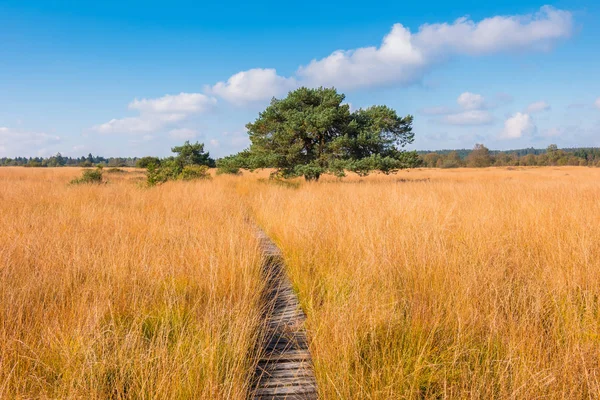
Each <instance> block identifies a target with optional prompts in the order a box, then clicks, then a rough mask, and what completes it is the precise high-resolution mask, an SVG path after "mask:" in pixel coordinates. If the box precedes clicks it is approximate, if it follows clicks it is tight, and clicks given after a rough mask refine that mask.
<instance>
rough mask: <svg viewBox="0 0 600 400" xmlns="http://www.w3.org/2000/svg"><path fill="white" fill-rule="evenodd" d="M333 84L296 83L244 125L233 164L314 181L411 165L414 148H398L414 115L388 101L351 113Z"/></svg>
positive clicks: (408, 133)
mask: <svg viewBox="0 0 600 400" xmlns="http://www.w3.org/2000/svg"><path fill="white" fill-rule="evenodd" d="M344 99H345V97H344V95H343V94H340V93H338V92H337V91H336V90H335V89H333V88H322V87H321V88H318V89H308V88H304V87H303V88H300V89H297V90H295V91H293V92H290V93H289V94H288V96H287V97H286V98H285V99H281V100H279V99H273V100H272V101H271V104H270V105H269V107H267V109H266V110H265V111H263V112H261V113H260V114H259V117H258V118H257V119H256V121H255V122H253V123H249V124H248V125H246V128H247V129H248V133H249V135H250V141H251V143H252V144H251V146H250V148H249V149H247V150H245V151H243V152H241V153H239V154H237V155H236V156H233V157H231V158H229V159H228V160H227V161H226V165H229V166H235V167H237V168H248V169H256V168H267V167H270V168H276V169H277V170H278V171H280V172H281V175H282V176H283V177H285V178H289V177H295V176H304V177H305V179H306V180H318V179H319V177H320V176H321V175H322V174H324V173H333V174H335V175H337V176H343V175H344V170H345V169H349V170H352V171H355V172H358V173H360V174H362V175H366V174H368V173H369V172H371V171H373V170H380V171H383V172H386V173H393V172H395V171H397V170H398V169H401V168H407V167H411V166H415V165H416V162H417V161H418V158H417V154H416V153H414V152H413V153H412V154H411V153H407V152H404V151H402V150H400V149H401V148H402V147H404V146H406V145H407V144H409V143H412V141H413V140H414V134H413V133H412V121H413V117H412V116H410V115H408V116H406V117H404V118H400V117H398V116H397V114H396V112H395V111H394V110H392V109H391V108H389V107H386V106H373V107H370V108H368V109H365V110H363V109H361V110H358V111H355V112H353V113H351V112H350V108H349V106H348V105H347V104H344Z"/></svg>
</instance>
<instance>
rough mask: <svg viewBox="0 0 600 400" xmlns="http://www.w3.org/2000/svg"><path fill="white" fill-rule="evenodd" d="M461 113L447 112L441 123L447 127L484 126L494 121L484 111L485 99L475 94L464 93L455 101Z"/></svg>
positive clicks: (490, 115) (487, 112) (489, 114)
mask: <svg viewBox="0 0 600 400" xmlns="http://www.w3.org/2000/svg"><path fill="white" fill-rule="evenodd" d="M456 102H457V103H458V105H459V106H460V108H461V111H457V112H449V113H447V115H445V116H444V117H442V119H441V121H442V122H443V123H445V124H449V125H485V124H489V123H491V122H492V121H493V120H494V117H493V116H492V114H491V113H490V112H489V111H487V110H485V108H486V103H485V98H484V97H483V96H482V95H480V94H476V93H471V92H464V93H462V94H461V95H460V96H458V98H457V99H456Z"/></svg>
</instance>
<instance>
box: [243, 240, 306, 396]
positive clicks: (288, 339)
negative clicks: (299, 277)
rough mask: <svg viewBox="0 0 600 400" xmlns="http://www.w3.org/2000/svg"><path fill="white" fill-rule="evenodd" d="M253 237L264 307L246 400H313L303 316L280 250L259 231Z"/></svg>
mask: <svg viewBox="0 0 600 400" xmlns="http://www.w3.org/2000/svg"><path fill="white" fill-rule="evenodd" d="M257 236H258V238H259V240H260V244H261V247H262V252H263V264H262V268H263V274H264V278H265V279H266V289H265V293H264V297H265V303H266V308H265V320H264V327H263V329H264V331H263V335H262V338H261V343H260V344H259V345H260V347H261V354H262V356H261V358H260V360H259V361H258V365H257V367H256V372H255V379H254V386H253V389H252V392H251V395H250V398H251V399H257V400H266V399H277V400H279V399H287V400H300V399H303V400H312V399H317V382H316V380H315V374H314V371H313V366H312V359H311V356H310V352H309V350H308V341H307V339H306V332H305V330H304V320H305V316H304V313H303V312H302V309H301V308H300V304H299V303H298V298H297V297H296V294H295V293H294V290H293V288H292V283H291V282H290V280H289V279H288V277H287V275H286V273H285V265H284V262H283V257H282V255H281V251H280V250H279V248H278V247H277V246H276V245H275V243H273V242H272V241H271V239H269V237H268V236H267V235H266V234H265V233H264V232H263V231H262V230H260V229H259V230H258V232H257Z"/></svg>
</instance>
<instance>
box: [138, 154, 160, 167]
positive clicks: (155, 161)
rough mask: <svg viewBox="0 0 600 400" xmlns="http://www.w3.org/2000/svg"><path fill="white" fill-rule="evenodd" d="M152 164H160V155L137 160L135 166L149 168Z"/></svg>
mask: <svg viewBox="0 0 600 400" xmlns="http://www.w3.org/2000/svg"><path fill="white" fill-rule="evenodd" d="M150 164H154V165H156V166H159V165H160V159H159V158H158V157H142V158H140V159H139V160H137V161H136V163H135V166H136V167H137V168H148V167H149V166H150Z"/></svg>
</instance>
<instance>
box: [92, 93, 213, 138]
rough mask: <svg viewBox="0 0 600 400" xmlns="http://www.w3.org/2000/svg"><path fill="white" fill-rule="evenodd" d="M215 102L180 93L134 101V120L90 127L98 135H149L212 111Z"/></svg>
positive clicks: (129, 119)
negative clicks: (135, 113) (135, 112)
mask: <svg viewBox="0 0 600 400" xmlns="http://www.w3.org/2000/svg"><path fill="white" fill-rule="evenodd" d="M216 102H217V100H216V99H215V98H214V97H209V96H206V95H204V94H201V93H180V94H178V95H166V96H163V97H159V98H156V99H141V100H138V99H135V100H134V101H132V102H131V103H129V109H132V110H138V111H139V112H140V115H139V116H137V117H127V118H118V119H111V120H110V121H108V122H105V123H103V124H100V125H96V126H94V127H92V130H94V131H96V132H98V133H130V134H148V133H154V132H157V131H160V130H162V129H165V128H167V127H170V126H172V125H173V124H176V123H177V122H181V121H183V120H185V119H186V118H188V117H189V116H191V115H193V114H199V113H204V112H207V111H209V110H211V109H212V108H213V107H214V105H215V104H216Z"/></svg>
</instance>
